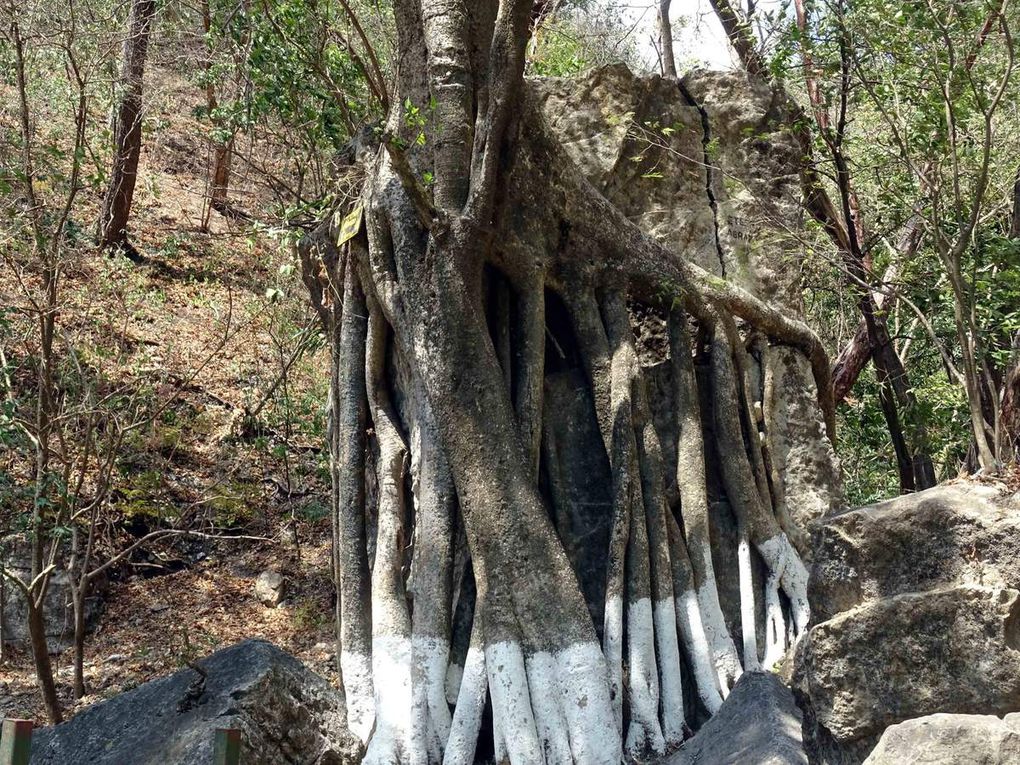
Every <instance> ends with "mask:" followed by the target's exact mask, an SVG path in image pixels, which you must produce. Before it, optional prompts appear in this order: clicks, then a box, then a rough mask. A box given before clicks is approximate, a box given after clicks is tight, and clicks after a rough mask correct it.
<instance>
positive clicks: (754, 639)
mask: <svg viewBox="0 0 1020 765" xmlns="http://www.w3.org/2000/svg"><path fill="white" fill-rule="evenodd" d="M737 567H738V569H739V574H740V633H741V638H742V640H743V648H744V670H745V671H747V672H756V671H758V670H760V669H761V665H760V664H759V662H758V635H757V632H756V630H755V620H754V581H753V578H752V576H751V546H750V545H749V544H748V542H747V536H746V535H744V534H741V536H740V543H739V544H738V545H737Z"/></svg>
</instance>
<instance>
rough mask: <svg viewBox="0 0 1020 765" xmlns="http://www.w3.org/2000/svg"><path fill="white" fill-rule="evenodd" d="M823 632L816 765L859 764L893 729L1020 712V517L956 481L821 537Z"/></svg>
mask: <svg viewBox="0 0 1020 765" xmlns="http://www.w3.org/2000/svg"><path fill="white" fill-rule="evenodd" d="M813 533H814V539H815V557H814V561H813V567H812V571H811V584H810V591H809V595H810V597H811V605H812V613H813V618H814V619H815V620H816V622H817V623H815V624H813V626H812V627H811V629H810V630H809V632H808V634H807V635H806V636H805V637H804V638H803V639H802V640H801V641H800V643H799V644H798V646H797V651H796V655H795V657H794V666H793V685H794V690H795V693H796V694H797V697H798V701H799V702H800V703H801V706H802V708H803V709H804V712H805V733H806V736H807V740H808V748H809V750H810V751H811V753H812V758H813V761H815V762H819V763H823V764H824V765H844V764H847V763H850V764H853V765H858V764H859V763H861V762H862V761H863V760H864V758H865V757H867V755H868V754H869V752H870V751H871V750H872V749H873V748H874V747H875V745H876V744H877V742H878V740H879V737H880V736H881V735H882V732H883V731H884V730H885V729H886V728H888V727H889V726H892V725H896V724H898V723H901V722H904V721H906V720H909V719H911V718H915V717H922V716H925V715H932V714H936V713H956V714H994V715H1002V714H1006V713H1009V712H1015V711H1020V573H1018V569H1017V562H1018V560H1017V559H1018V556H1020V505H1018V503H1017V499H1016V497H1015V496H1012V497H1011V496H1010V495H1009V493H1008V492H1007V491H1006V490H1005V488H1004V487H1002V486H999V485H990V484H981V483H977V482H956V483H953V484H947V485H944V486H939V487H935V488H933V489H929V490H927V491H923V492H918V493H917V494H913V495H908V496H903V497H898V498H896V499H894V500H890V501H888V502H882V503H879V504H876V505H872V506H869V507H864V508H860V509H858V510H852V511H848V512H844V513H841V514H839V515H836V516H833V517H830V518H826V519H824V520H822V521H819V522H817V523H816V524H814V526H813Z"/></svg>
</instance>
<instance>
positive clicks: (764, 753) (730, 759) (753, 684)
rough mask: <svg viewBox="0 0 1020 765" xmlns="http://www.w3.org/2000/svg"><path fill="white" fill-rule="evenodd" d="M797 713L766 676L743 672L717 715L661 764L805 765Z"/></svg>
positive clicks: (783, 692)
mask: <svg viewBox="0 0 1020 765" xmlns="http://www.w3.org/2000/svg"><path fill="white" fill-rule="evenodd" d="M807 762H808V758H807V754H806V753H805V751H804V745H803V740H802V738H801V715H800V710H799V709H797V705H796V703H795V702H794V700H793V694H792V693H791V692H790V689H789V688H787V687H786V686H785V685H783V683H782V681H781V680H780V679H779V678H778V677H776V676H775V675H773V674H771V673H768V672H745V673H744V674H743V675H742V676H741V677H740V680H738V681H737V684H736V685H735V686H734V687H733V690H732V691H731V692H730V695H729V696H727V697H726V701H724V702H723V705H722V706H721V707H720V708H719V711H718V712H716V714H715V715H714V716H713V717H712V718H711V719H710V720H709V721H708V722H707V723H705V724H704V725H703V726H702V727H701V730H699V731H698V734H697V735H696V736H694V738H692V739H690V740H689V741H688V742H687V743H686V744H684V746H683V748H682V749H681V750H680V751H679V752H677V753H676V754H674V755H672V756H671V757H669V758H667V759H666V760H665V764H664V765H748V764H749V763H755V765H807Z"/></svg>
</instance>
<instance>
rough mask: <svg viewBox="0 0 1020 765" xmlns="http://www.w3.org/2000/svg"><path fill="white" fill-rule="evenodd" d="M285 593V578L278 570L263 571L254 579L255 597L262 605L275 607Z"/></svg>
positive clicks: (281, 600)
mask: <svg viewBox="0 0 1020 765" xmlns="http://www.w3.org/2000/svg"><path fill="white" fill-rule="evenodd" d="M286 594H287V580H286V579H284V578H283V574H281V573H279V572H278V571H270V570H268V569H267V570H266V571H263V572H262V573H261V574H259V575H258V578H257V579H256V580H255V599H256V600H258V602H259V603H261V604H262V605H264V606H268V607H269V608H276V607H277V606H278V605H280V603H282V602H283V599H284V597H286Z"/></svg>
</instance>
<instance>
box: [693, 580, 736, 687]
mask: <svg viewBox="0 0 1020 765" xmlns="http://www.w3.org/2000/svg"><path fill="white" fill-rule="evenodd" d="M698 610H699V611H700V613H701V624H702V626H703V627H704V630H705V639H706V640H707V641H708V650H709V652H710V654H711V656H712V666H713V667H714V668H715V679H716V688H718V690H719V695H720V696H721V697H722V698H724V699H725V698H726V697H727V696H728V695H729V693H730V689H731V688H732V687H733V686H734V684H735V683H736V682H737V679H738V678H739V677H740V675H741V674H742V673H743V671H744V670H743V667H741V665H740V657H739V655H738V654H737V647H736V645H734V643H733V636H732V635H731V634H730V630H729V628H728V627H727V626H726V617H725V616H723V612H722V606H721V605H720V604H719V591H718V590H717V589H716V584H715V579H714V577H713V579H712V580H711V581H709V582H704V583H703V584H702V585H701V587H699V588H698Z"/></svg>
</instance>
